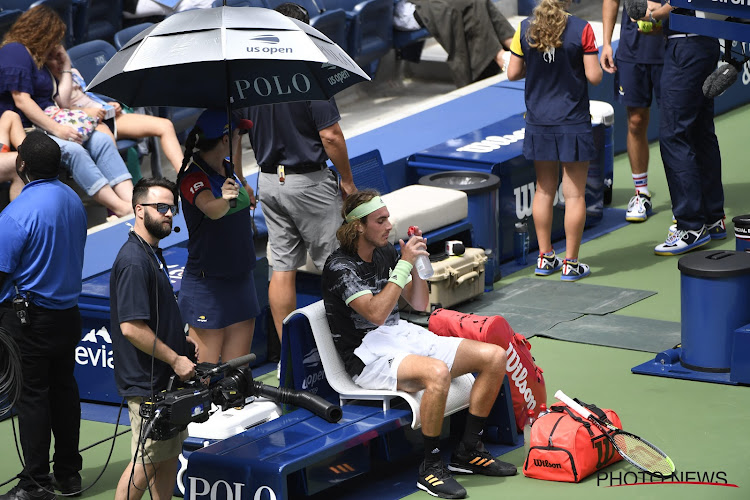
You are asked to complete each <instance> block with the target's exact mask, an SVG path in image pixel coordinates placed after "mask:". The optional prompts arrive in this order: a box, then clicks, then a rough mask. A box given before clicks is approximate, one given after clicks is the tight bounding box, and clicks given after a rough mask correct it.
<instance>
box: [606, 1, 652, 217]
mask: <svg viewBox="0 0 750 500" xmlns="http://www.w3.org/2000/svg"><path fill="white" fill-rule="evenodd" d="M619 7H620V0H603V2H602V25H603V29H604V45H602V55H601V59H600V60H601V65H602V68H603V69H604V71H606V72H607V73H614V75H615V78H614V84H615V92H614V95H615V98H616V99H617V100H618V101H619V102H620V104H622V105H623V106H625V107H626V109H627V112H628V136H627V147H628V158H629V159H630V171H631V174H632V176H633V182H634V183H635V196H633V197H632V198H631V199H630V202H629V203H628V210H627V212H626V213H625V219H626V220H628V221H630V222H642V221H645V220H646V219H648V216H649V215H651V209H652V204H651V192H650V191H649V189H648V137H647V132H648V120H649V107H650V106H651V95H652V94H653V95H655V96H656V99H657V101H658V100H659V97H660V88H661V87H660V81H661V70H662V67H663V64H664V39H663V37H661V36H658V35H657V36H653V35H644V34H641V33H639V32H638V25H637V24H636V23H635V22H633V21H632V20H631V19H630V17H629V16H628V14H627V12H626V11H625V10H624V9H623V11H622V20H621V21H620V23H621V24H620V42H619V45H618V47H617V57H616V58H615V57H614V56H613V53H612V32H613V30H614V28H615V22H616V21H617V12H618V9H619ZM658 31H659V32H660V31H661V30H658Z"/></svg>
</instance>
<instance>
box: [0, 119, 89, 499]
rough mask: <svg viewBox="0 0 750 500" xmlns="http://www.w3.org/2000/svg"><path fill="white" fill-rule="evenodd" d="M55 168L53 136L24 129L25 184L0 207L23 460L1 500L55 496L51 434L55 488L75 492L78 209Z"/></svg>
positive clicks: (0, 269)
mask: <svg viewBox="0 0 750 500" xmlns="http://www.w3.org/2000/svg"><path fill="white" fill-rule="evenodd" d="M59 169H60V147H59V146H58V145H57V143H55V141H53V140H52V139H50V138H49V136H47V135H46V134H44V133H42V132H31V133H29V135H27V136H26V139H25V140H24V141H23V143H21V145H20V146H19V147H18V157H17V159H16V171H17V172H18V175H19V177H20V178H21V179H22V180H23V182H24V184H25V186H24V188H23V190H22V191H21V194H20V195H18V197H17V198H16V199H15V200H14V201H13V202H11V203H10V205H8V206H7V207H6V208H5V210H3V212H2V213H0V234H2V239H1V240H0V302H1V303H0V326H2V327H3V328H4V329H5V330H7V331H8V332H10V334H11V336H12V337H13V340H15V342H16V344H18V347H19V350H20V353H21V359H22V372H23V391H22V393H21V397H20V399H19V400H18V402H17V403H16V410H17V411H18V426H19V430H20V434H21V448H22V449H23V455H24V463H25V464H26V467H25V468H24V470H23V471H22V472H21V473H20V474H19V478H20V481H19V482H18V485H17V486H15V487H14V488H13V489H11V490H10V491H9V492H8V493H6V494H5V495H0V499H2V500H28V499H45V500H47V499H54V498H56V495H55V492H54V490H53V489H52V488H53V484H52V478H50V476H49V448H50V441H51V434H52V433H54V435H55V454H54V466H53V471H54V479H55V481H56V483H57V484H56V485H55V486H56V487H57V488H58V489H60V490H61V491H62V492H63V493H67V494H74V493H76V492H78V494H80V490H81V476H80V470H81V467H82V464H83V461H82V458H81V455H80V453H78V436H79V431H80V423H81V420H80V419H81V405H80V401H79V397H78V384H76V380H75V378H74V376H73V368H74V367H75V361H74V352H75V348H76V345H77V344H78V341H79V340H80V338H81V315H80V313H79V311H78V296H79V295H80V293H81V271H82V269H83V248H84V245H85V243H86V211H85V210H84V208H83V203H81V199H80V198H79V197H78V195H76V193H75V192H74V191H73V190H72V189H70V188H69V187H68V186H66V185H65V184H63V183H62V182H60V181H59V180H58V178H57V175H58V172H59ZM14 302H15V303H16V306H15V307H14Z"/></svg>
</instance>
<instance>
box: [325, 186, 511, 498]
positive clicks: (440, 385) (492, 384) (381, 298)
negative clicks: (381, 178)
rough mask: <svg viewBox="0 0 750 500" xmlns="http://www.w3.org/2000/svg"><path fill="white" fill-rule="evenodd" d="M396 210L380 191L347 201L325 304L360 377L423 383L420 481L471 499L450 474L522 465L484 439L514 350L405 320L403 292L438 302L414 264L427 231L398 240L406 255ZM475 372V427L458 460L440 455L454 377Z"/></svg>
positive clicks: (420, 302) (365, 382)
mask: <svg viewBox="0 0 750 500" xmlns="http://www.w3.org/2000/svg"><path fill="white" fill-rule="evenodd" d="M389 215H390V214H389V212H388V208H387V207H386V206H385V204H384V203H383V201H382V199H381V198H380V196H378V194H377V193H376V192H375V191H372V190H365V191H360V192H358V193H355V194H353V195H350V196H349V197H348V198H347V199H346V200H345V201H344V207H343V210H342V216H344V218H345V222H344V224H343V225H341V227H340V228H339V230H338V232H337V234H336V236H337V238H338V240H339V243H340V244H341V246H340V248H339V249H338V250H336V251H335V252H334V253H333V254H331V256H330V257H328V259H327V260H326V263H325V267H324V268H323V283H322V289H323V302H324V303H325V308H326V317H327V318H328V323H329V325H330V327H331V332H332V334H333V339H334V342H335V344H336V350H337V351H338V352H339V354H340V355H341V358H342V359H343V361H344V365H345V367H346V371H347V372H348V373H349V375H351V377H352V380H354V382H355V383H356V384H357V385H359V386H360V387H363V388H365V389H385V390H391V391H395V390H397V389H398V390H402V391H407V392H417V391H421V390H424V394H423V395H422V401H421V403H420V415H421V418H422V434H423V435H424V462H422V465H421V466H420V467H419V479H418V481H417V487H419V488H420V489H422V490H425V491H427V492H428V493H429V494H431V495H433V496H438V497H442V498H464V497H465V496H466V490H465V489H464V488H463V487H462V486H461V485H459V484H458V482H456V480H455V479H453V478H452V477H451V474H450V472H449V471H453V472H457V473H463V474H484V475H489V476H512V475H514V474H515V473H516V468H515V466H513V465H511V464H506V463H503V462H500V461H499V460H495V459H494V458H493V457H492V455H491V454H490V453H489V452H488V451H487V450H486V449H485V447H484V445H483V444H482V442H481V441H480V437H481V434H482V431H483V429H484V423H485V421H486V419H487V416H488V415H489V413H490V410H491V409H492V406H493V405H494V403H495V398H496V397H497V394H498V392H499V390H500V386H501V385H502V382H503V377H504V376H505V364H506V361H507V360H506V354H505V351H504V350H503V349H502V348H501V347H499V346H497V345H494V344H487V343H484V342H478V341H474V340H468V339H461V338H457V337H439V336H437V335H435V334H433V333H432V332H430V331H428V330H426V329H424V328H422V327H421V326H418V325H415V324H413V323H408V322H406V321H404V320H402V319H400V318H399V313H398V300H399V297H403V298H404V299H405V300H406V301H407V302H409V304H411V305H412V306H413V307H414V309H415V310H417V311H423V310H424V309H425V308H426V307H427V305H428V301H429V294H428V291H427V283H426V282H425V281H424V280H422V279H421V278H420V277H419V274H418V273H417V271H416V269H415V268H414V262H415V260H416V258H417V257H418V256H419V255H427V246H426V244H425V242H424V240H423V238H422V232H421V231H419V230H417V231H416V233H415V236H413V237H411V238H409V240H408V241H407V242H404V241H403V240H399V244H400V245H401V255H400V256H399V254H398V251H397V250H396V249H395V248H394V246H393V245H392V244H391V243H389V242H388V235H389V233H390V231H391V228H392V226H391V223H390V222H389V221H388V217H389ZM465 373H476V374H477V376H476V380H475V381H474V385H473V387H472V389H471V395H470V403H469V413H468V415H467V417H466V429H465V431H464V435H463V437H462V438H461V441H460V442H459V444H458V446H457V447H456V449H455V451H454V452H453V455H452V456H451V462H450V464H449V465H448V467H446V466H445V465H444V464H443V462H442V460H441V458H440V431H441V429H442V424H443V414H444V409H445V403H446V399H447V396H448V389H449V387H450V384H451V379H452V378H454V377H458V376H460V375H463V374H465Z"/></svg>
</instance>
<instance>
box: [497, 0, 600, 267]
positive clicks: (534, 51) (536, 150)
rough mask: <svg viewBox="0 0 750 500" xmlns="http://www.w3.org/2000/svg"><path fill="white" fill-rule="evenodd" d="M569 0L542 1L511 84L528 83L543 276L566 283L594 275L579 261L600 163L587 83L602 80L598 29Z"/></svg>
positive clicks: (518, 40)
mask: <svg viewBox="0 0 750 500" xmlns="http://www.w3.org/2000/svg"><path fill="white" fill-rule="evenodd" d="M569 5H570V0H562V1H559V0H541V2H540V3H539V5H537V7H536V8H534V11H533V13H532V15H531V17H529V18H527V19H525V20H523V21H522V22H521V25H520V27H519V29H518V31H516V34H515V36H514V37H513V45H512V46H511V53H512V55H511V58H510V63H509V64H508V79H509V80H520V79H521V78H523V77H524V76H525V77H526V88H525V91H524V92H525V99H526V136H525V138H524V141H523V154H524V156H525V157H526V158H527V159H528V160H533V161H534V169H535V170H536V180H537V182H536V191H535V194H534V202H533V205H532V208H531V210H532V215H533V217H534V228H535V229H536V235H537V240H538V241H539V257H538V259H537V266H536V274H537V275H542V276H547V275H550V274H552V273H554V272H555V271H558V270H559V269H560V268H562V277H561V278H562V280H563V281H577V280H579V279H581V278H583V277H585V276H588V275H589V274H590V272H591V270H590V268H589V266H588V265H586V264H584V263H582V262H579V261H578V251H579V249H580V246H581V237H582V235H583V226H584V223H585V222H586V196H585V195H586V177H587V174H588V167H589V161H590V160H593V159H595V158H596V157H597V155H598V152H597V150H596V147H595V146H594V138H593V133H592V131H591V116H590V114H589V113H590V111H589V95H588V83H589V82H590V83H591V84H593V85H598V84H599V82H601V80H602V69H601V67H600V66H599V61H598V58H597V56H598V54H599V51H598V49H597V46H596V40H595V38H594V31H593V30H592V28H591V25H590V24H589V23H587V22H586V21H584V20H583V19H580V18H578V17H575V16H572V15H570V14H568V13H567V12H566V9H567V7H568V6H569ZM558 163H562V171H563V179H562V188H563V195H564V197H565V242H566V247H565V252H566V258H565V260H564V261H561V260H560V258H559V257H557V256H556V255H555V251H554V249H553V248H552V239H551V232H552V203H553V202H554V199H555V195H556V194H557V188H558V181H559V176H560V173H559V167H558Z"/></svg>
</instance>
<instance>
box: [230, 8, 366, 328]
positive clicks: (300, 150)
mask: <svg viewBox="0 0 750 500" xmlns="http://www.w3.org/2000/svg"><path fill="white" fill-rule="evenodd" d="M276 10H277V11H278V12H281V13H282V14H284V15H286V16H288V17H292V18H295V19H298V20H300V21H302V22H306V23H307V22H309V21H310V18H309V16H308V14H307V11H306V10H305V9H304V8H303V7H301V6H299V5H297V4H291V3H284V4H281V5H279V6H278V7H277V8H276ZM239 114H240V116H242V117H243V118H248V119H250V120H251V121H252V122H253V123H254V126H253V128H252V129H251V131H250V133H249V134H248V136H249V137H250V144H251V145H252V147H253V151H254V152H255V158H256V160H257V161H258V165H259V166H260V174H259V180H258V183H259V188H258V190H259V191H260V193H262V200H261V202H262V204H263V214H264V215H265V217H266V225H267V227H268V241H269V243H270V248H271V252H270V253H271V258H270V259H269V260H272V261H273V263H272V267H273V274H272V275H271V282H270V283H269V285H268V301H269V304H270V306H271V313H272V314H273V322H274V325H275V326H276V333H277V334H278V335H279V339H281V326H282V322H283V320H284V318H285V317H287V316H288V315H289V313H291V312H292V311H294V309H296V304H297V296H296V293H295V282H296V273H297V268H298V267H301V266H303V265H304V264H305V262H306V261H307V254H308V253H309V254H310V256H311V257H312V260H313V263H314V265H315V267H316V268H318V269H322V268H323V264H324V263H325V260H326V258H327V257H328V256H329V255H330V254H331V252H333V250H335V249H336V247H337V246H338V243H337V242H336V229H338V227H339V226H340V225H341V215H340V212H341V198H342V197H344V198H346V196H348V195H350V194H352V193H354V192H356V190H357V188H356V186H355V185H354V180H353V179H352V171H351V166H350V165H349V153H348V152H347V149H346V140H345V139H344V134H343V132H342V131H341V127H340V126H339V123H338V122H339V120H340V119H341V116H340V115H339V111H338V108H337V107H336V101H335V100H334V99H333V98H331V99H330V100H328V101H301V102H289V103H280V104H267V105H263V106H253V107H251V108H246V109H243V110H241V111H240V112H239ZM237 157H238V158H239V157H240V155H239V154H238V155H237ZM328 159H330V160H331V161H332V162H333V165H334V166H335V167H336V169H337V170H338V172H339V175H341V184H339V182H338V176H337V175H336V173H335V172H334V171H332V170H330V169H329V168H328V167H327V165H326V160H328Z"/></svg>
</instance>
